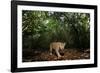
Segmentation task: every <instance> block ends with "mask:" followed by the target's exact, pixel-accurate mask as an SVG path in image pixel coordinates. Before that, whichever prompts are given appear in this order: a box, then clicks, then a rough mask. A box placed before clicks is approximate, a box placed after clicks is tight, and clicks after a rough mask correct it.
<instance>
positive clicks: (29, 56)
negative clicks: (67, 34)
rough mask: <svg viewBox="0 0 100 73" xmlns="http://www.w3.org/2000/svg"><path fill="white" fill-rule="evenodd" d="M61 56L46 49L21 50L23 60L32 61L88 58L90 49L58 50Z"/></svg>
mask: <svg viewBox="0 0 100 73" xmlns="http://www.w3.org/2000/svg"><path fill="white" fill-rule="evenodd" d="M60 54H61V55H62V57H61V58H57V56H56V54H55V53H53V55H50V54H49V52H48V51H44V52H42V51H24V52H23V62H33V61H57V60H77V59H89V58H90V50H89V49H86V50H83V51H82V52H80V51H78V50H76V49H64V51H63V52H60Z"/></svg>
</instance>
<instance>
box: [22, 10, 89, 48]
mask: <svg viewBox="0 0 100 73" xmlns="http://www.w3.org/2000/svg"><path fill="white" fill-rule="evenodd" d="M22 33H23V48H33V49H38V48H44V49H46V48H49V44H50V42H54V41H61V42H66V48H89V47H90V15H89V14H88V13H74V12H48V11H27V10H24V11H22Z"/></svg>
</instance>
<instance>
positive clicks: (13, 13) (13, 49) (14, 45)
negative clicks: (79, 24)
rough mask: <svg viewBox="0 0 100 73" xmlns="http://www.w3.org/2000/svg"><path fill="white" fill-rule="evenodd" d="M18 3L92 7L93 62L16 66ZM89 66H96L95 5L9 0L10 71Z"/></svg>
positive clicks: (81, 7)
mask: <svg viewBox="0 0 100 73" xmlns="http://www.w3.org/2000/svg"><path fill="white" fill-rule="evenodd" d="M18 5H28V6H46V7H62V8H80V9H94V48H95V50H94V64H80V65H62V66H48V67H47V66H46V67H28V68H17V6H18ZM90 67H97V6H96V5H81V4H64V3H48V2H33V1H11V72H25V71H43V70H58V69H74V68H90Z"/></svg>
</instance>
